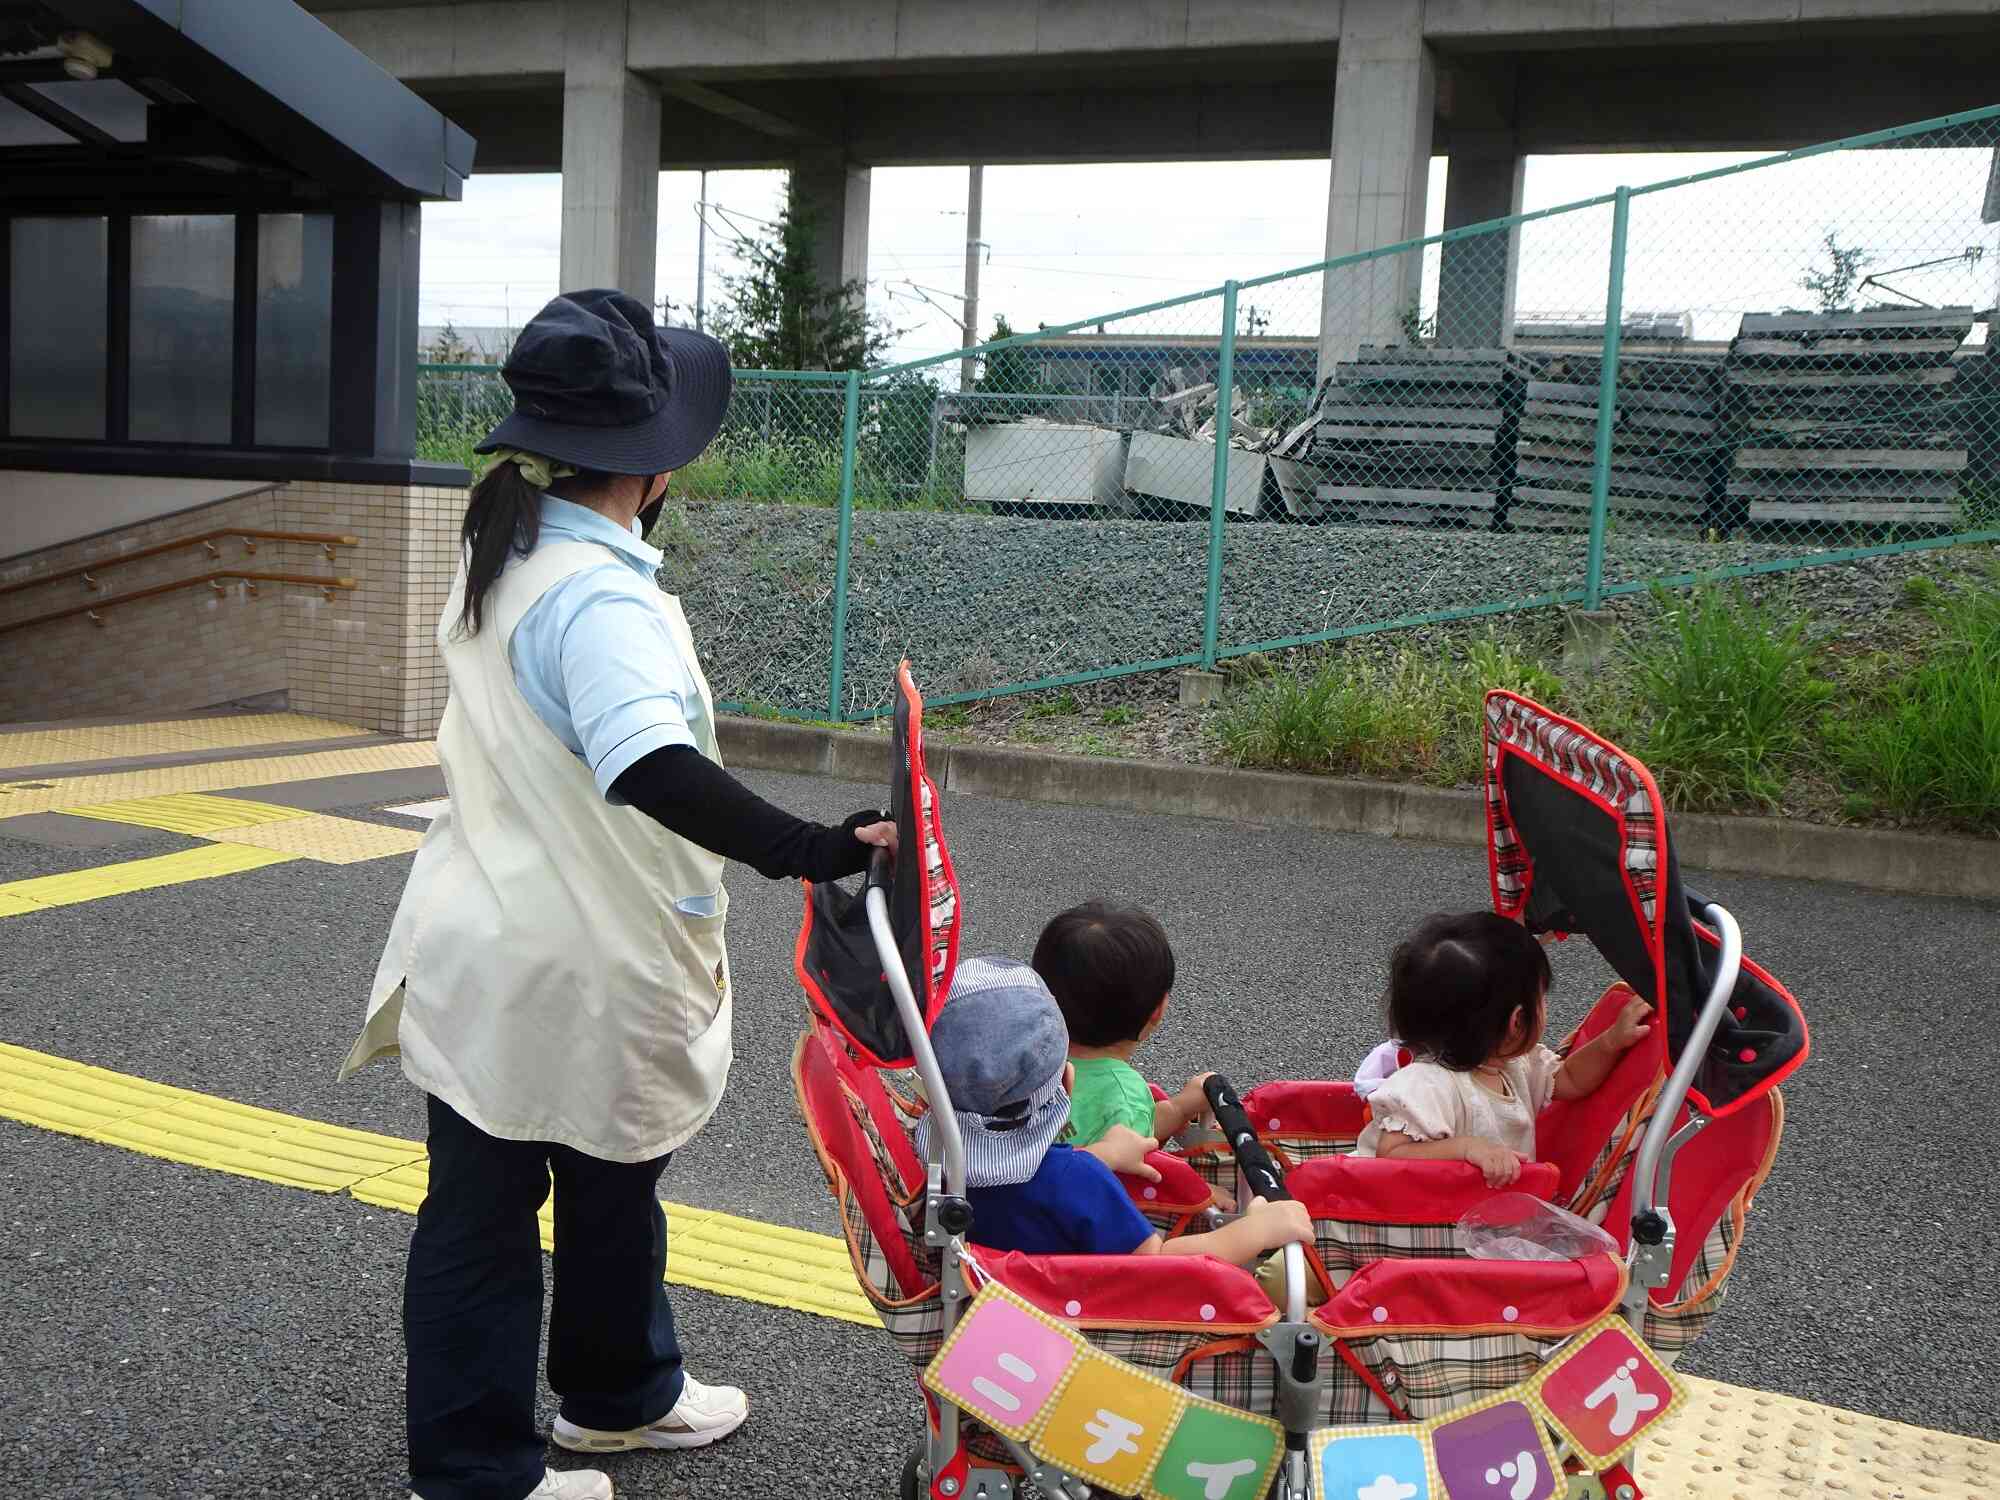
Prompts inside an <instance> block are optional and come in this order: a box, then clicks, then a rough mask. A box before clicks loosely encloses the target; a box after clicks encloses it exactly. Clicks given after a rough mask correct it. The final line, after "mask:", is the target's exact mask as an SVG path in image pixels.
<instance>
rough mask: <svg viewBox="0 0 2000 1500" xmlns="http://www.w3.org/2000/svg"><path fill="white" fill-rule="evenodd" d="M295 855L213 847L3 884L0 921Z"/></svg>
mask: <svg viewBox="0 0 2000 1500" xmlns="http://www.w3.org/2000/svg"><path fill="white" fill-rule="evenodd" d="M292 857H293V856H292V855H289V854H283V853H280V852H278V851H277V850H274V849H250V848H244V847H241V846H237V845H230V844H211V845H207V846H205V847H203V848H200V849H183V850H181V851H180V852H179V853H177V854H160V855H155V856H154V857H153V858H151V859H128V860H125V861H123V862H122V863H119V864H115V865H100V866H99V867H98V868H96V869H94V870H77V871H74V872H72V873H71V874H68V875H37V876H34V877H33V878H31V879H28V880H11V881H8V882H7V883H6V884H4V885H0V917H20V916H27V915H28V914H30V913H32V912H38V911H46V910H47V909H48V908H50V907H52V906H75V905H77V904H79V903H81V902H84V901H98V900H102V899H103V898H104V897H106V896H124V895H129V894H131V893H132V892H133V891H150V890H154V889H156V888H157V887H159V886H163V885H180V884H182V883H184V882H186V881H190V880H209V879H213V878H214V877H215V876H217V875H235V874H238V873H240V872H241V871H244V870H255V869H259V868H261V867H262V866H264V865H274V864H277V863H279V862H280V861H282V860H287V859H291V858H292Z"/></svg>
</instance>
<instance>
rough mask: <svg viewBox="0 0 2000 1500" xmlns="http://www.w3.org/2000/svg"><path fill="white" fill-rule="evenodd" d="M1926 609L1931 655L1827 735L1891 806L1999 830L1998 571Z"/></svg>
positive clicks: (1850, 769) (1836, 720) (1861, 780)
mask: <svg viewBox="0 0 2000 1500" xmlns="http://www.w3.org/2000/svg"><path fill="white" fill-rule="evenodd" d="M1928 607H1929V611H1930V613H1931V615H1932V617H1933V619H1934V620H1935V621H1936V623H1937V626H1938V640H1937V645H1936V649H1935V650H1934V652H1933V653H1932V654H1931V656H1930V658H1929V659H1928V660H1927V661H1925V662H1924V663H1923V664H1921V665H1920V666H1918V667H1917V668H1915V669H1914V670H1912V671H1908V672H1904V673H1901V674H1888V675H1884V676H1882V677H1880V678H1879V679H1878V680H1877V683H1876V686H1875V690H1874V692H1873V693H1872V694H1871V695H1870V701H1868V702H1867V703H1866V705H1865V711H1863V712H1861V713H1858V714H1849V715H1838V716H1835V715H1830V716H1829V722H1828V725H1827V738H1828V742H1829V745H1830V746H1831V748H1832V750H1833V753H1834V756H1835V759H1836V762H1837V764H1838V765H1839V768H1840V770H1841V771H1842V773H1843V774H1844V775H1845V777H1846V778H1847V780H1848V781H1849V783H1850V784H1852V785H1855V786H1858V787H1861V788H1864V789H1866V790H1867V791H1868V792H1870V793H1872V794H1873V795H1874V796H1875V798H1876V799H1877V800H1878V801H1879V802H1880V804H1881V805H1882V806H1883V807H1884V808H1886V809H1887V810H1889V811H1891V812H1894V813H1897V814H1900V815H1902V816H1904V817H1910V818H1924V819H1927V820H1936V821H1942V822H1947V823H1954V824H1959V825H1963V826H1966V827H1971V828H1978V829H1985V830H1995V829H2000V569H1995V570H1991V571H1989V572H1988V573H1987V575H1986V577H1985V578H1984V580H1983V581H1975V582H1974V583H1972V584H1971V585H1969V586H1967V587H1964V588H1961V589H1960V590H1958V591H1956V592H1952V593H1946V594H1943V595H1941V596H1940V597H1938V598H1936V599H1935V600H1934V601H1932V602H1931V603H1930V605H1929V606H1928Z"/></svg>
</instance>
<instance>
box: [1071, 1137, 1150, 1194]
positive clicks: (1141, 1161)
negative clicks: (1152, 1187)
mask: <svg viewBox="0 0 2000 1500" xmlns="http://www.w3.org/2000/svg"><path fill="white" fill-rule="evenodd" d="M1083 1149H1084V1150H1086V1151H1088V1152H1089V1153H1090V1154H1091V1155H1092V1156H1094V1157H1096V1158H1097V1159H1098V1160H1099V1161H1101V1162H1103V1163H1104V1165H1105V1166H1107V1167H1109V1168H1111V1170H1112V1171H1114V1172H1116V1173H1118V1174H1119V1176H1121V1177H1137V1178H1140V1179H1142V1180H1143V1181H1146V1182H1158V1181H1159V1180H1160V1172H1159V1169H1158V1168H1157V1167H1155V1166H1153V1165H1152V1163H1150V1162H1148V1161H1147V1160H1146V1157H1147V1155H1148V1154H1149V1153H1151V1152H1154V1151H1157V1150H1159V1149H1160V1143H1159V1142H1158V1141H1156V1140H1154V1139H1153V1138H1152V1137H1151V1136H1150V1135H1141V1134H1139V1132H1138V1131H1136V1130H1134V1129H1133V1128H1132V1127H1131V1126H1129V1125H1113V1126H1112V1127H1111V1128H1110V1129H1109V1130H1107V1131H1105V1132H1104V1138H1103V1139H1102V1140H1100V1141H1097V1142H1095V1143H1093V1144H1092V1145H1089V1146H1086V1147H1084V1148H1083Z"/></svg>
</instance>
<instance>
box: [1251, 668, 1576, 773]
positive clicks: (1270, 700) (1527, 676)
mask: <svg viewBox="0 0 2000 1500" xmlns="http://www.w3.org/2000/svg"><path fill="white" fill-rule="evenodd" d="M1495 687H1507V688H1512V689H1514V690H1516V691H1517V692H1525V693H1527V694H1528V695H1529V696H1531V697H1540V698H1553V697H1555V696H1556V695H1557V691H1558V689H1559V684H1558V683H1557V682H1556V680H1555V678H1554V676H1553V674H1551V673H1550V672H1549V671H1548V670H1547V669H1546V668H1545V667H1543V666H1541V665H1540V664H1539V663H1537V662H1534V661H1533V660H1531V659H1530V658H1528V657H1527V656H1525V655H1524V654H1523V653H1522V652H1521V651H1520V650H1519V648H1518V647H1516V646H1513V645H1511V644H1509V643H1506V642H1503V641H1501V640H1499V639H1498V638H1496V637H1494V636H1492V635H1490V634H1489V635H1488V636H1486V637H1484V638H1482V639H1479V640H1476V641H1474V642H1473V643H1472V645H1471V647H1470V648H1469V649H1468V650H1467V652H1466V654H1465V656H1464V657H1462V658H1461V657H1453V656H1451V655H1448V654H1446V653H1444V652H1442V651H1426V650H1419V649H1417V648H1414V647H1410V646H1401V647H1398V648H1396V649H1395V650H1393V651H1391V652H1389V653H1388V654H1386V655H1383V654H1377V653H1367V652H1363V651H1354V650H1348V651H1340V652H1335V653H1333V654H1330V655H1328V656H1325V657H1323V658H1322V659H1321V661H1320V662H1319V664H1318V665H1317V666H1316V667H1315V668H1312V669H1310V670H1307V671H1298V670H1282V671H1276V672H1268V673H1266V674H1264V675H1262V676H1260V677H1258V678H1256V679H1255V680H1253V681H1252V682H1251V683H1250V685H1249V686H1248V687H1246V688H1245V689H1243V690H1242V691H1240V692H1239V693H1238V694H1237V695H1236V696H1235V697H1234V698H1232V699H1231V700H1230V701H1229V702H1228V703H1227V705H1226V706H1225V708H1224V710H1223V712H1222V715H1221V718H1220V719H1219V721H1218V723H1217V725H1216V733H1217V735H1218V737H1219V739H1220V741H1221V744H1222V747H1223V750H1224V752H1225V753H1226V754H1227V755H1228V756H1229V757H1230V758H1231V759H1232V760H1235V761H1236V762H1238V763H1239V764H1241V765H1253V766H1264V767H1269V768H1272V769H1278V770H1290V771H1320V772H1345V773H1348V774H1358V775H1362V776H1391V777H1400V778H1410V779H1414V780H1419V781H1428V782H1432V783H1436V784H1440V785H1446V786H1453V785H1460V784H1463V783H1468V782H1473V781H1476V780H1478V778H1479V774H1480V755H1481V751H1480V740H1479V734H1480V723H1481V714H1480V704H1481V702H1482V700H1483V699H1484V698H1485V696H1486V692H1487V689H1489V688H1495Z"/></svg>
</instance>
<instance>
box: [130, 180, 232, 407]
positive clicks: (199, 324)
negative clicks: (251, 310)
mask: <svg viewBox="0 0 2000 1500" xmlns="http://www.w3.org/2000/svg"><path fill="white" fill-rule="evenodd" d="M235 302H236V221H235V219H234V218H232V217H231V216H230V215H228V214H169V215H161V216H158V217H134V218H133V220H132V408H131V436H132V441H133V442H135V443H227V442H228V441H229V439H230V418H231V406H232V400H231V398H232V396H233V394H234V391H235V370H236V351H235V342H234V341H235V332H236V308H235Z"/></svg>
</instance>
